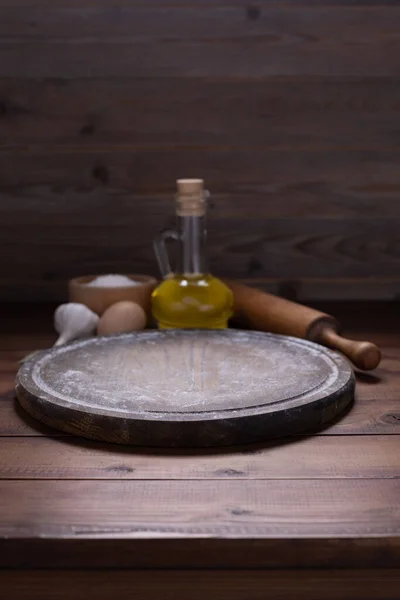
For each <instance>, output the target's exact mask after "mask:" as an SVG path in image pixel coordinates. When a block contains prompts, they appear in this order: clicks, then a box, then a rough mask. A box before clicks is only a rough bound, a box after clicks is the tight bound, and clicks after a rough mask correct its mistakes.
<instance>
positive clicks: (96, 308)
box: [68, 273, 158, 318]
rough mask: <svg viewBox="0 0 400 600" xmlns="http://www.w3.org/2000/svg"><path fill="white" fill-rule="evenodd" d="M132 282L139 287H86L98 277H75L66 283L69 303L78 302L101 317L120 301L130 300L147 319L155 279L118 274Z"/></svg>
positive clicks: (147, 276)
mask: <svg viewBox="0 0 400 600" xmlns="http://www.w3.org/2000/svg"><path fill="white" fill-rule="evenodd" d="M120 275H125V277H129V279H132V280H133V281H138V282H140V285H132V286H130V285H127V286H119V287H108V286H104V287H103V286H101V287H100V286H99V287H95V286H93V287H92V286H89V285H87V284H88V283H90V282H91V281H93V279H96V277H99V276H100V275H84V276H82V277H75V278H74V279H70V281H69V282H68V297H69V302H80V303H81V304H85V305H86V306H88V307H89V308H90V309H91V310H93V312H95V313H97V314H98V315H102V314H103V313H104V311H105V310H106V309H107V308H108V307H109V306H111V305H112V304H115V303H116V302H120V301H121V300H130V301H131V302H136V304H139V305H140V306H141V307H142V308H143V310H144V311H145V312H146V314H147V317H148V318H150V317H151V293H152V291H153V290H154V288H155V287H156V285H157V284H158V281H157V279H155V277H151V276H150V275H136V274H130V273H120Z"/></svg>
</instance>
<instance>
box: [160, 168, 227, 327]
mask: <svg viewBox="0 0 400 600" xmlns="http://www.w3.org/2000/svg"><path fill="white" fill-rule="evenodd" d="M177 187H178V193H177V196H176V219H177V228H176V230H168V231H164V232H162V233H161V234H160V235H159V236H158V237H157V238H156V239H155V241H154V250H155V253H156V258H157V261H158V265H159V268H160V271H161V275H162V277H163V281H162V282H161V284H160V285H159V286H158V287H157V288H156V289H155V290H154V292H153V294H152V311H153V316H154V318H155V320H156V321H157V324H158V327H159V328H161V329H171V328H173V329H178V328H193V329H198V328H206V329H224V328H226V327H227V326H228V320H229V318H230V317H231V315H232V312H233V295H232V292H231V290H230V289H229V288H228V287H227V286H226V285H225V284H224V283H223V282H222V281H221V280H220V279H218V278H217V277H214V276H213V275H211V274H210V273H209V272H208V268H207V264H206V257H205V241H206V227H205V218H206V203H207V197H208V192H206V191H205V190H204V182H203V180H202V179H179V180H178V181H177ZM168 239H174V240H176V241H177V242H178V244H179V251H178V265H177V269H176V272H172V270H171V267H170V264H169V259H168V254H167V251H166V246H165V242H166V240H168Z"/></svg>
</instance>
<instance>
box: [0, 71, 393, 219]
mask: <svg viewBox="0 0 400 600" xmlns="http://www.w3.org/2000/svg"><path fill="white" fill-rule="evenodd" d="M0 105H1V112H0V133H1V139H0V147H10V146H18V145H26V144H29V145H32V144H33V143H35V144H63V145H66V144H73V145H79V146H80V147H81V148H84V147H91V146H93V144H94V143H96V145H104V146H107V147H110V146H111V145H114V146H115V147H116V148H119V147H121V146H122V145H126V144H130V145H133V146H144V148H148V147H150V148H151V147H154V148H157V147H166V148H171V147H173V146H176V145H179V144H180V145H185V146H186V147H194V148H198V147H199V146H202V145H203V146H206V147H209V146H211V145H218V146H221V145H223V146H227V145H232V146H237V145H238V142H240V144H241V145H245V146H252V145H254V146H262V147H263V148H271V149H275V148H278V149H285V148H290V149H299V150H300V149H301V150H304V149H306V150H310V149H312V148H314V149H315V148H319V149H327V148H332V149H334V148H339V149H341V148H360V149H367V148H369V149H377V148H382V149H393V150H396V149H397V150H398V148H399V141H398V135H397V130H396V129H395V128H394V127H393V121H394V120H396V119H398V118H399V113H400V89H399V85H398V83H397V81H394V80H392V79H387V80H385V79H382V80H381V81H379V82H378V83H377V82H376V80H374V79H371V78H366V79H365V80H360V81H351V80H350V81H332V80H331V79H329V78H325V79H323V80H322V81H304V80H301V79H297V80H296V79H293V80H291V81H275V80H271V81H270V82H269V83H268V85H265V83H264V82H263V81H248V80H243V81H241V80H240V79H239V78H237V79H235V80H226V81H220V80H213V79H189V80H184V79H174V78H168V79H166V80H165V79H161V80H160V79H143V80H135V79H116V78H112V79H100V80H98V79H90V80H88V79H83V80H63V79H60V80H48V79H44V80H33V79H24V78H20V79H1V80H0ZM326 208H327V210H329V209H331V210H332V209H333V208H335V206H333V207H332V206H330V207H329V205H328V206H327V207H326ZM344 208H345V209H346V205H345V206H344ZM348 210H351V206H349V207H348Z"/></svg>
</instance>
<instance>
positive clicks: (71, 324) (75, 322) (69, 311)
mask: <svg viewBox="0 0 400 600" xmlns="http://www.w3.org/2000/svg"><path fill="white" fill-rule="evenodd" d="M98 322H99V317H98V316H97V315H96V313H94V312H93V311H91V310H90V308H88V307H87V306H85V305H84V304H79V303H78V302H68V303H66V304H61V305H60V306H59V307H58V308H57V309H56V311H55V313H54V327H55V329H56V331H57V333H59V334H60V337H59V338H58V340H57V341H56V343H55V344H54V345H55V346H61V345H62V344H65V343H67V342H70V341H71V340H76V339H77V338H81V337H85V336H87V335H91V334H92V333H94V331H95V329H96V327H97V323H98Z"/></svg>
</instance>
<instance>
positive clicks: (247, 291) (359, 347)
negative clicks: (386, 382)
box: [225, 281, 381, 371]
mask: <svg viewBox="0 0 400 600" xmlns="http://www.w3.org/2000/svg"><path fill="white" fill-rule="evenodd" d="M225 283H226V284H227V285H228V286H229V287H230V288H231V290H232V292H233V295H234V305H235V306H234V308H235V318H237V320H238V322H241V323H243V324H246V325H248V326H251V327H253V328H254V329H258V330H260V331H270V332H271V333H281V334H283V335H291V336H294V337H299V338H304V339H307V340H311V341H312V342H317V343H319V344H323V345H324V346H328V347H329V348H332V349H334V350H340V351H341V352H343V354H344V355H345V356H347V358H349V359H350V360H351V362H352V363H353V364H354V365H355V366H356V367H358V368H359V369H363V370H365V371H368V370H370V369H375V368H376V367H377V366H378V364H379V362H380V360H381V353H380V350H379V348H378V347H377V346H376V345H375V344H372V343H371V342H357V341H354V340H349V339H347V338H344V337H342V336H341V335H339V333H338V331H339V323H338V322H337V321H336V319H335V318H334V317H332V316H331V315H328V314H325V313H322V312H320V311H318V310H315V309H313V308H309V307H307V306H303V305H302V304H297V303H296V302H291V301H290V300H285V299H284V298H280V297H279V296H274V295H273V294H267V293H266V292H262V291H261V290H257V289H255V288H252V287H249V286H246V285H243V284H240V283H236V282H234V281H226V282H225Z"/></svg>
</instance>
